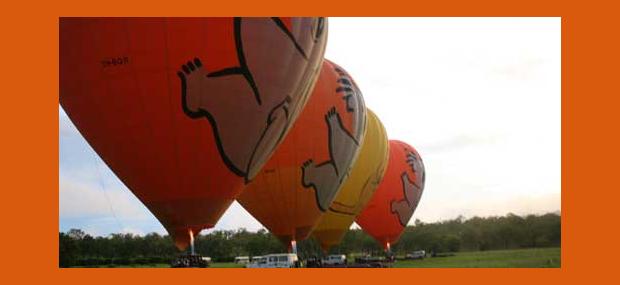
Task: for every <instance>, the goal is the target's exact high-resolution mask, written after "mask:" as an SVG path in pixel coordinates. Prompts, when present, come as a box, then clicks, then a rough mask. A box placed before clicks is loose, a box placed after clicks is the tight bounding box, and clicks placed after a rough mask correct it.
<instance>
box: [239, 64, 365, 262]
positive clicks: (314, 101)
mask: <svg viewBox="0 0 620 285" xmlns="http://www.w3.org/2000/svg"><path fill="white" fill-rule="evenodd" d="M365 132H366V108H365V105H364V101H363V98H362V94H361V92H360V90H359V88H358V87H357V85H356V84H355V82H354V81H353V80H352V79H351V77H350V76H349V74H347V73H346V72H345V71H344V69H342V68H341V67H339V66H337V65H336V64H334V63H332V62H330V61H328V60H325V61H324V62H323V68H322V70H321V73H320V75H319V79H318V80H317V83H316V86H315V88H314V90H313V92H312V97H311V98H310V100H309V101H308V104H306V108H305V109H304V110H303V111H302V113H301V115H300V116H299V119H298V120H297V122H296V123H295V126H294V127H293V128H292V130H291V132H290V133H289V134H288V136H287V137H286V138H285V139H284V142H283V143H282V145H281V146H280V147H279V148H278V149H277V150H276V152H275V154H274V155H273V156H272V158H271V160H269V162H268V163H267V164H266V165H265V167H264V168H263V170H262V171H261V172H260V173H259V174H258V175H257V176H256V178H255V179H254V181H252V182H251V183H250V184H248V186H247V188H246V189H245V190H244V191H243V193H241V195H240V196H239V199H238V201H239V203H240V204H241V205H242V206H243V207H244V208H245V209H246V210H247V211H248V212H250V214H252V216H254V218H256V219H257V220H258V221H259V222H261V223H262V224H263V225H264V226H265V227H266V228H267V229H269V231H271V233H272V234H274V235H275V236H276V237H278V238H279V239H280V241H282V242H283V243H284V244H286V245H291V247H292V250H293V251H294V250H295V249H294V241H296V240H302V239H305V238H306V237H308V235H309V234H310V232H311V230H312V228H313V227H314V226H315V225H316V223H317V222H318V220H319V218H320V217H321V215H322V213H323V212H324V211H326V210H327V209H328V208H329V206H330V204H331V203H332V201H333V200H334V198H335V197H336V194H337V193H338V190H340V187H341V185H342V183H343V181H345V179H346V178H347V177H348V175H349V171H350V168H351V167H352V165H353V163H354V162H355V160H356V158H357V155H358V153H359V149H360V144H361V142H362V141H363V138H364V134H365Z"/></svg>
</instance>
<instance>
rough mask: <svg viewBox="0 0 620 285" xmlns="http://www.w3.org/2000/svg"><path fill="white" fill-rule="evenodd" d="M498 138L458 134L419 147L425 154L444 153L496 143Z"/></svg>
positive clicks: (497, 136)
mask: <svg viewBox="0 0 620 285" xmlns="http://www.w3.org/2000/svg"><path fill="white" fill-rule="evenodd" d="M499 138H500V136H499V135H486V136H473V135H467V134H460V135H456V136H453V137H450V138H448V139H444V140H440V141H437V142H434V143H429V144H426V145H423V146H420V148H421V149H424V150H425V151H426V152H445V151H452V150H458V149H461V148H465V147H468V146H471V145H481V144H487V143H493V142H496V141H497V140H498V139H499Z"/></svg>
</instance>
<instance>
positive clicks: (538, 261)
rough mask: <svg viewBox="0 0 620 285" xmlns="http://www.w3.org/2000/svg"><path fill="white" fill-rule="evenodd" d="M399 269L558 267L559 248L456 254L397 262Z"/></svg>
mask: <svg viewBox="0 0 620 285" xmlns="http://www.w3.org/2000/svg"><path fill="white" fill-rule="evenodd" d="M394 267H400V268H414V267H420V268H422V267H425V268H465V267H466V268H471V267H504V268H515V267H529V268H531V267H560V248H533V249H515V250H492V251H474V252H457V253H456V254H455V255H454V256H448V257H434V258H425V259H423V260H408V261H397V262H396V263H395V264H394Z"/></svg>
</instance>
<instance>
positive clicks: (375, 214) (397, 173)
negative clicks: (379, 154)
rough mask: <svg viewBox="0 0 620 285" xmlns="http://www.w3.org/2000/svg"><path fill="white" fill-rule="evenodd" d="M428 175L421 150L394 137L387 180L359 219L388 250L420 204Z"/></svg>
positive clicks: (378, 188) (358, 221) (364, 228)
mask: <svg viewBox="0 0 620 285" xmlns="http://www.w3.org/2000/svg"><path fill="white" fill-rule="evenodd" d="M425 176H426V173H425V171H424V163H423V162H422V158H421V157H420V155H419V154H418V152H417V151H416V150H415V149H414V148H413V147H411V146H410V145H408V144H406V143H404V142H401V141H397V140H390V158H389V161H388V167H387V170H386V172H385V175H384V176H383V181H381V183H380V184H379V186H378V187H377V190H376V191H375V194H374V195H373V197H372V199H371V200H370V202H369V203H368V205H367V206H366V209H364V210H363V211H362V213H361V214H360V215H359V216H358V217H357V220H356V222H357V224H358V225H360V227H362V229H363V230H364V231H365V232H366V233H368V234H369V235H371V236H372V237H373V238H375V240H377V241H378V242H379V243H380V244H381V245H383V246H384V248H385V249H386V250H389V248H390V245H391V244H394V243H396V242H397V241H398V239H399V238H400V235H401V234H402V233H403V230H404V229H405V227H406V226H407V223H408V222H409V219H411V216H412V215H413V212H414V211H415V209H416V207H417V206H418V203H419V202H420V198H421V197H422V192H423V191H424V180H425Z"/></svg>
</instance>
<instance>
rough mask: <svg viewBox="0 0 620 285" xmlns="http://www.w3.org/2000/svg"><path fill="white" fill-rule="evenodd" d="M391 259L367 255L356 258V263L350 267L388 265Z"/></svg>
mask: <svg viewBox="0 0 620 285" xmlns="http://www.w3.org/2000/svg"><path fill="white" fill-rule="evenodd" d="M389 263H390V262H389V261H388V260H386V258H385V257H383V256H371V255H365V256H360V257H356V258H355V264H353V265H352V266H349V267H362V268H363V267H388V266H389Z"/></svg>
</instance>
